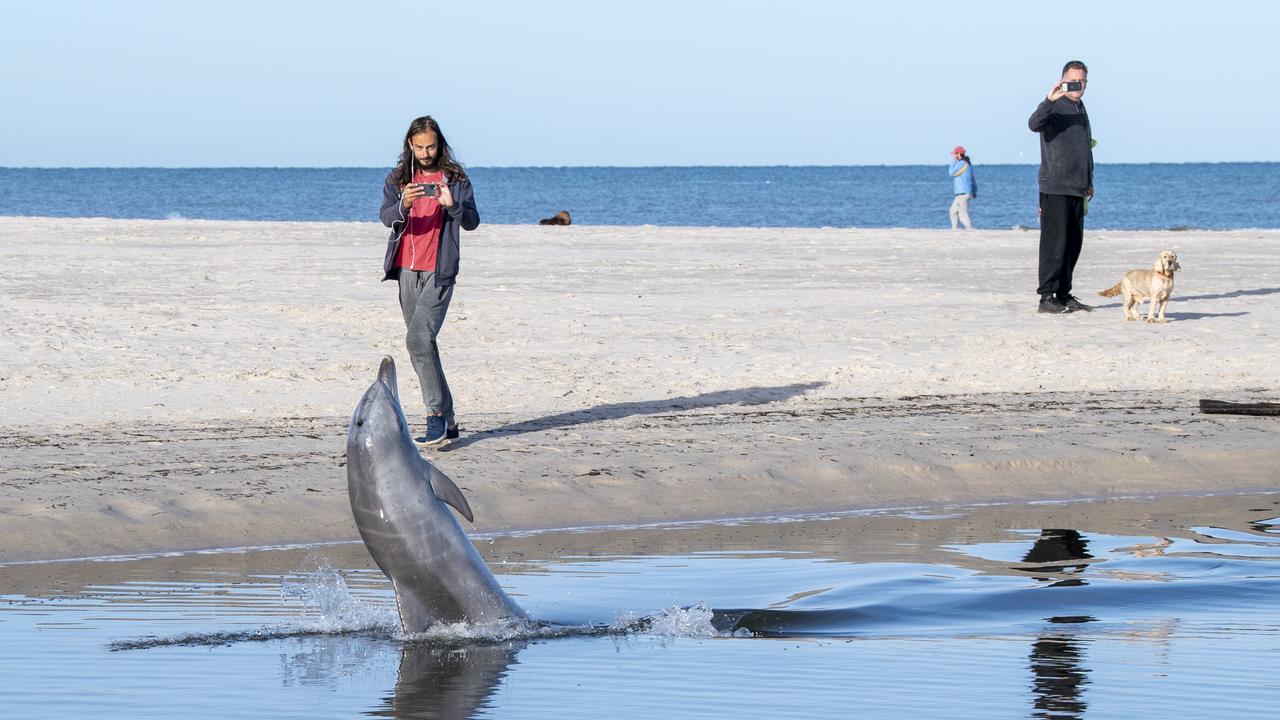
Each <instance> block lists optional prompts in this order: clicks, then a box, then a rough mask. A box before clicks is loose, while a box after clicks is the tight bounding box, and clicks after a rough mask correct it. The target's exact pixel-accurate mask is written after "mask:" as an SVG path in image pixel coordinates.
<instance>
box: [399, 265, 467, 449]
mask: <svg viewBox="0 0 1280 720" xmlns="http://www.w3.org/2000/svg"><path fill="white" fill-rule="evenodd" d="M451 299H453V286H452V285H449V286H447V287H442V288H438V287H436V274H435V273H433V272H417V271H415V270H401V271H400V312H401V313H403V314H404V326H405V327H406V328H407V329H408V332H407V333H406V334H405V338H404V343H405V346H406V347H407V348H408V350H409V361H410V362H412V363H413V369H414V370H415V371H417V373H418V384H420V385H421V386H422V402H423V403H424V404H425V405H426V406H427V413H428V414H431V415H443V416H444V419H445V422H446V423H447V424H449V425H453V424H454V419H453V395H452V394H451V393H450V392H449V383H448V382H447V381H446V380H445V379H444V368H443V367H442V366H441V365H440V348H439V347H437V346H436V335H439V334H440V328H441V327H443V326H444V316H445V313H447V312H449V301H450V300H451Z"/></svg>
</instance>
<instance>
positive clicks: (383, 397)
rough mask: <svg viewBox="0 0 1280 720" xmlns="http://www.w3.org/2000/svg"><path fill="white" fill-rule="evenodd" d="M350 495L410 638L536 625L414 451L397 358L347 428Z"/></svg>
mask: <svg viewBox="0 0 1280 720" xmlns="http://www.w3.org/2000/svg"><path fill="white" fill-rule="evenodd" d="M347 492H348V493H349V494H350V496H351V512H352V514H353V515H354V516H355V520H356V527H358V528H359V529H360V537H362V538H364V544H365V546H366V547H368V548H369V554H370V555H372V556H373V560H374V562H376V563H378V567H379V568H381V569H382V572H383V573H385V574H386V576H387V577H388V578H390V579H391V584H392V586H393V587H394V588H395V593H396V605H397V606H398V608H399V610H400V622H401V624H402V625H403V626H404V630H405V632H406V633H418V632H422V631H424V630H426V629H427V628H428V627H430V626H431V625H434V624H437V623H458V622H465V623H479V624H490V623H496V622H504V621H508V622H509V621H515V622H524V621H526V620H527V619H528V616H527V615H526V614H525V612H524V610H522V609H521V608H520V606H519V605H517V604H516V603H515V601H513V600H512V599H511V598H510V597H508V596H507V593H506V592H504V591H503V590H502V586H500V585H499V584H498V581H497V579H496V578H494V577H493V573H491V572H489V568H488V566H486V565H485V564H484V560H482V559H481V558H480V553H478V552H476V549H475V546H473V545H472V544H471V540H470V539H468V538H467V535H466V533H465V532H464V531H463V529H462V525H461V524H459V522H458V520H457V518H455V517H454V516H453V513H452V512H450V510H449V508H448V507H445V506H446V505H449V506H452V507H453V508H454V509H456V510H457V511H458V512H459V513H460V514H461V515H462V516H463V517H465V518H466V519H467V520H468V521H472V520H473V517H472V513H471V507H470V506H469V505H468V504H467V499H466V498H465V497H463V495H462V491H461V490H459V489H458V486H457V485H455V484H454V482H453V481H452V480H450V479H449V478H448V477H447V476H446V475H445V474H444V473H442V472H440V471H439V470H438V469H436V467H435V466H434V465H432V464H431V463H430V462H428V461H427V460H426V459H425V458H424V457H422V454H421V453H420V452H419V451H418V449H417V447H416V446H415V445H414V444H413V437H412V435H410V433H409V423H408V421H407V420H405V416H404V411H403V410H402V409H401V408H400V399H399V391H398V390H397V388H396V369H395V362H394V361H393V360H392V359H391V358H389V357H388V358H384V359H383V361H382V366H381V367H380V368H379V370H378V379H377V380H375V381H374V382H373V384H372V385H370V386H369V389H368V390H366V391H365V393H364V397H362V398H360V402H359V404H357V405H356V409H355V413H353V414H352V416H351V425H350V426H349V427H348V428H347Z"/></svg>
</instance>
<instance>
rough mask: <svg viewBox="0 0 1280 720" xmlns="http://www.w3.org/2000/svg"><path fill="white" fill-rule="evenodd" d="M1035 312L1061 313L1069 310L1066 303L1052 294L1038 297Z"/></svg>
mask: <svg viewBox="0 0 1280 720" xmlns="http://www.w3.org/2000/svg"><path fill="white" fill-rule="evenodd" d="M1036 312H1039V313H1048V314H1051V315H1061V314H1062V313H1069V312H1071V310H1070V309H1068V308H1067V306H1066V305H1063V304H1062V303H1060V302H1058V298H1056V297H1054V296H1052V295H1044V296H1042V297H1041V298H1040V307H1039V308H1038V309H1037V310H1036Z"/></svg>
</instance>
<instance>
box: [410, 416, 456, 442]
mask: <svg viewBox="0 0 1280 720" xmlns="http://www.w3.org/2000/svg"><path fill="white" fill-rule="evenodd" d="M448 435H449V429H448V428H447V427H446V426H445V421H444V416H443V415H429V416H427V432H426V433H425V434H424V435H423V436H422V437H416V438H414V439H413V441H414V442H415V443H417V444H419V445H444V444H446V443H448V442H449V437H448Z"/></svg>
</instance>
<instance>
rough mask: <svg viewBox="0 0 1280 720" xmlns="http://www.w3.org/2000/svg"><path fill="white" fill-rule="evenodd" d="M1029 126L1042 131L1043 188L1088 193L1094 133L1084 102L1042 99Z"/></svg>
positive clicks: (1052, 191)
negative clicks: (1090, 126) (1090, 127)
mask: <svg viewBox="0 0 1280 720" xmlns="http://www.w3.org/2000/svg"><path fill="white" fill-rule="evenodd" d="M1027 126H1028V127H1030V128H1031V131H1032V132H1037V133H1040V192H1042V193H1046V194H1048V195H1075V196H1076V197H1084V196H1085V195H1088V194H1089V193H1088V191H1089V188H1091V187H1093V146H1092V140H1093V133H1091V132H1090V131H1089V113H1088V112H1086V111H1085V109H1084V103H1082V102H1079V103H1078V102H1075V101H1074V100H1071V99H1070V98H1066V97H1061V98H1058V99H1057V100H1055V101H1053V102H1050V101H1049V100H1048V98H1046V99H1044V100H1042V101H1041V102H1040V105H1039V106H1037V107H1036V111H1035V112H1033V113H1031V119H1030V120H1028V121H1027Z"/></svg>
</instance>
